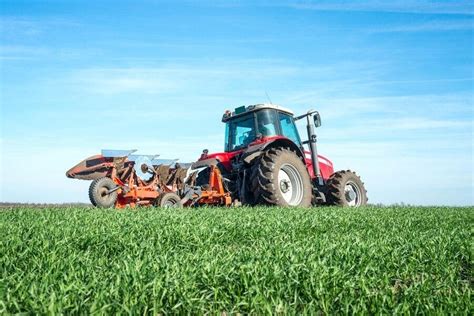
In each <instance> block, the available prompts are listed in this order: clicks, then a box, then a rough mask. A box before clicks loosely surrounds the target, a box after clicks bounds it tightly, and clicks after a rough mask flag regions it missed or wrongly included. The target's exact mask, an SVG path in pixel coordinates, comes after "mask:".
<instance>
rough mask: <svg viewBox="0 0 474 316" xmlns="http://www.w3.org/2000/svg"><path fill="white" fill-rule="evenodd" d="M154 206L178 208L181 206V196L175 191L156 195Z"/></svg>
mask: <svg viewBox="0 0 474 316" xmlns="http://www.w3.org/2000/svg"><path fill="white" fill-rule="evenodd" d="M155 206H158V207H164V208H172V207H173V208H179V207H183V204H181V198H180V197H179V196H178V195H177V194H175V193H164V194H162V195H160V196H159V197H158V199H157V200H156V203H155Z"/></svg>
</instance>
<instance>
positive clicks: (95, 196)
mask: <svg viewBox="0 0 474 316" xmlns="http://www.w3.org/2000/svg"><path fill="white" fill-rule="evenodd" d="M116 187H117V185H116V184H115V182H114V181H112V179H110V178H107V177H103V178H99V179H95V180H94V181H92V183H91V185H90V187H89V199H90V201H91V203H92V205H94V206H96V207H100V208H109V207H114V206H115V201H117V191H114V192H110V193H108V192H109V191H110V190H112V189H114V188H116Z"/></svg>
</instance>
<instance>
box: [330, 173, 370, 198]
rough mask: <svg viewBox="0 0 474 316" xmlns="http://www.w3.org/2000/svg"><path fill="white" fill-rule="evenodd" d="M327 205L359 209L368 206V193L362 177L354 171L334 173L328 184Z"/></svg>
mask: <svg viewBox="0 0 474 316" xmlns="http://www.w3.org/2000/svg"><path fill="white" fill-rule="evenodd" d="M326 185H327V195H326V199H327V204H328V205H339V206H350V207H358V206H363V205H366V204H367V200H368V198H367V191H366V190H365V187H364V183H363V182H362V180H361V179H360V177H359V176H358V175H357V174H356V173H355V172H353V171H350V170H345V171H344V170H343V171H338V172H335V173H333V175H332V176H331V177H330V178H329V179H328V181H327V183H326Z"/></svg>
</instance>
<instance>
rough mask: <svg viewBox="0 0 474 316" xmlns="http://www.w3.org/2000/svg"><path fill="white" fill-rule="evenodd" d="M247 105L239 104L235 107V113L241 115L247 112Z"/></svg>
mask: <svg viewBox="0 0 474 316" xmlns="http://www.w3.org/2000/svg"><path fill="white" fill-rule="evenodd" d="M245 111H246V109H245V105H242V106H239V107H238V108H235V115H239V114H242V113H245Z"/></svg>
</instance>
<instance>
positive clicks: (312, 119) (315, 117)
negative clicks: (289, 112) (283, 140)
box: [295, 110, 324, 186]
mask: <svg viewBox="0 0 474 316" xmlns="http://www.w3.org/2000/svg"><path fill="white" fill-rule="evenodd" d="M304 117H306V119H307V125H306V130H307V131H308V140H307V141H306V142H303V144H308V146H309V150H310V151H311V163H312V165H313V174H314V175H315V176H316V180H317V183H318V185H320V186H323V185H324V180H323V177H322V176H321V170H320V169H319V161H318V148H317V146H316V142H317V136H316V133H315V131H314V127H315V126H316V127H319V126H320V125H321V118H320V116H319V112H318V111H314V110H310V111H308V113H306V114H303V115H300V116H298V117H296V118H295V121H296V120H300V119H302V118H304Z"/></svg>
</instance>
